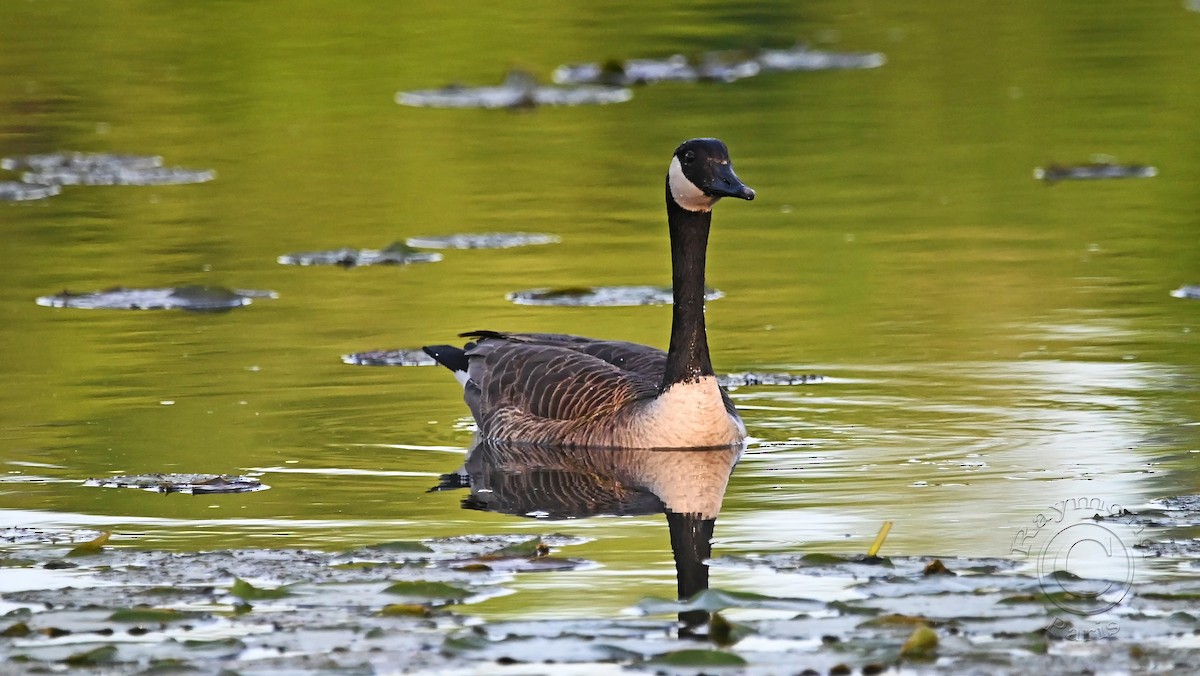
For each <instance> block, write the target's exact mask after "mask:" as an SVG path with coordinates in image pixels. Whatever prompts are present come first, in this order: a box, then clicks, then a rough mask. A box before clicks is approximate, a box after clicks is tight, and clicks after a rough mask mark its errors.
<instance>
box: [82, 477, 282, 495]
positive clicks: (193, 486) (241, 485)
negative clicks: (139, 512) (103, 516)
mask: <svg viewBox="0 0 1200 676" xmlns="http://www.w3.org/2000/svg"><path fill="white" fill-rule="evenodd" d="M83 485H84V486H97V487H100V488H136V489H138V490H143V491H150V492H152V493H184V494H187V495H201V494H210V493H250V492H254V491H263V490H266V489H268V488H270V486H267V485H265V484H263V483H262V482H261V481H259V480H258V479H255V478H253V477H244V476H231V475H228V474H135V475H130V476H112V477H102V478H94V479H88V480H87V481H85V482H83Z"/></svg>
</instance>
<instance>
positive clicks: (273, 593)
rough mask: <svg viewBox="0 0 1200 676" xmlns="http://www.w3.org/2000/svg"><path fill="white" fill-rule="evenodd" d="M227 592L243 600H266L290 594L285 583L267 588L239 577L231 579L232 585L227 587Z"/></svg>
mask: <svg viewBox="0 0 1200 676" xmlns="http://www.w3.org/2000/svg"><path fill="white" fill-rule="evenodd" d="M229 593H230V594H232V595H233V596H236V597H238V598H239V599H242V600H243V601H268V600H272V599H281V598H284V597H285V596H291V595H292V591H291V590H290V589H288V586H287V585H283V586H281V587H275V588H272V589H267V588H265V587H255V586H254V585H252V584H250V583H249V582H246V581H245V580H243V579H241V578H235V579H234V580H233V586H232V587H230V588H229Z"/></svg>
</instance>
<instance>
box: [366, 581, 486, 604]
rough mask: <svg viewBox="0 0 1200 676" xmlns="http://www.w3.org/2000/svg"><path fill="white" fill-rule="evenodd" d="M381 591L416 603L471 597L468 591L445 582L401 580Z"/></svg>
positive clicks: (455, 600)
mask: <svg viewBox="0 0 1200 676" xmlns="http://www.w3.org/2000/svg"><path fill="white" fill-rule="evenodd" d="M383 591H384V592H385V593H388V594H395V595H396V596H402V597H405V598H407V599H412V600H413V601H415V602H418V603H421V602H429V601H442V602H458V601H462V600H463V599H465V598H467V597H468V596H470V595H471V592H470V591H468V590H466V589H463V588H462V587H456V586H454V585H452V584H447V583H445V582H421V581H415V580H403V581H400V582H395V583H392V584H391V585H390V586H388V587H387V588H386V589H384V590H383Z"/></svg>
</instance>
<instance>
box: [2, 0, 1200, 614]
mask: <svg viewBox="0 0 1200 676" xmlns="http://www.w3.org/2000/svg"><path fill="white" fill-rule="evenodd" d="M797 41H802V42H807V43H808V44H809V45H811V46H812V47H813V48H814V49H822V50H828V51H837V52H880V53H883V54H884V55H886V63H885V64H884V65H882V66H881V67H878V68H872V69H866V70H844V71H828V72H811V73H763V74H760V75H758V76H757V77H752V78H747V79H744V80H739V81H737V82H733V83H728V84H725V83H716V82H692V83H680V82H673V83H672V82H668V83H660V84H656V85H653V86H646V87H640V88H635V89H634V90H633V97H632V99H631V100H629V101H627V102H624V103H616V104H612V105H605V106H592V107H586V106H579V107H555V108H550V107H542V108H536V109H532V110H528V109H522V110H435V109H419V108H406V107H401V106H398V105H396V104H395V102H394V96H395V94H396V92H398V91H402V90H421V89H429V88H437V87H442V86H444V85H447V84H450V83H463V84H470V85H475V84H494V83H496V82H499V81H501V80H502V79H503V77H504V74H505V72H506V71H508V70H509V69H511V68H520V69H522V70H525V71H527V72H529V73H532V74H533V75H535V76H536V77H538V78H539V79H541V80H542V81H543V82H547V81H548V80H549V77H550V73H551V72H552V71H553V70H554V69H555V68H556V67H557V66H559V65H560V64H564V63H572V62H583V61H600V62H603V61H606V60H610V59H616V60H624V59H630V58H639V57H647V58H664V57H667V56H670V55H671V54H675V53H685V54H699V53H701V52H705V51H709V50H727V49H749V50H753V49H758V48H763V47H774V48H782V47H790V46H792V45H794V44H795V43H796V42H797ZM1197 54H1200V14H1198V13H1196V12H1193V11H1189V10H1188V8H1187V6H1186V5H1185V4H1184V3H1180V2H1156V3H1143V4H1140V5H1137V6H1131V5H1129V4H1127V3H1116V2H1103V3H1094V2H1059V3H1051V4H1043V3H1027V2H1022V3H1017V4H1015V5H1008V6H1004V7H998V6H996V5H995V4H994V3H982V2H967V3H957V4H954V5H944V6H936V7H935V6H933V5H930V4H928V3H914V2H901V3H895V2H893V3H883V2H857V3H853V4H850V5H847V4H845V3H833V2H817V3H805V4H804V5H803V6H802V7H801V6H799V5H793V4H791V3H750V4H743V5H730V4H726V3H711V4H710V3H670V5H669V6H667V7H663V6H655V7H649V6H644V4H639V3H633V2H598V3H588V4H587V5H586V6H585V5H579V4H572V3H550V2H537V3H518V4H499V5H481V6H472V7H471V8H470V9H469V10H467V9H463V8H460V7H456V6H453V5H447V4H445V3H396V4H393V5H388V6H386V7H383V6H367V5H363V6H358V5H355V6H345V5H344V4H343V3H327V2H315V1H314V2H305V3H301V4H299V5H296V6H293V7H292V9H291V10H289V11H286V12H285V11H280V10H279V9H278V8H276V7H275V6H274V5H269V4H261V3H258V4H241V3H216V4H213V3H206V4H202V5H190V4H179V3H163V2H136V3H120V4H119V3H101V4H84V3H77V2H60V3H39V2H7V3H4V4H3V6H0V155H2V156H6V157H8V156H11V157H15V156H21V155H28V154H34V153H49V152H55V151H80V152H104V153H119V154H137V155H160V156H162V157H164V158H165V161H166V162H167V164H169V165H171V166H182V167H194V168H197V169H204V170H209V169H211V170H212V171H214V172H215V175H216V178H215V180H212V181H209V182H206V183H202V184H196V185H173V186H109V187H105V186H65V187H64V188H63V189H62V192H61V194H59V195H57V196H53V197H48V198H46V199H41V200H33V201H28V202H0V261H2V263H3V264H2V265H0V288H3V289H4V292H3V293H2V294H0V350H2V354H3V357H4V358H3V359H2V360H0V382H3V384H4V386H3V387H2V388H0V464H2V467H3V473H0V526H6V527H7V526H25V527H38V528H46V529H53V528H93V529H104V530H111V531H112V532H113V538H112V540H111V542H110V546H118V547H127V548H140V549H154V550H166V551H179V552H186V551H201V550H210V549H218V548H220V549H227V548H295V547H307V548H316V549H326V550H337V549H343V548H350V547H359V546H363V545H367V544H371V543H376V542H385V541H394V540H419V539H423V538H444V537H453V536H461V535H469V534H485V535H497V536H499V535H504V536H511V535H523V534H534V533H547V532H561V533H566V534H568V535H570V536H573V537H578V538H583V540H584V541H583V542H582V543H580V544H578V545H576V546H574V547H572V548H571V550H570V554H571V555H572V556H579V557H583V558H586V559H589V560H591V561H594V562H596V563H597V564H598V565H596V566H590V567H589V566H584V567H579V568H576V569H573V570H569V571H562V572H548V573H541V574H538V575H523V576H518V577H517V578H516V579H514V580H513V581H511V582H510V583H509V584H508V586H509V587H510V588H511V589H512V591H513V592H515V593H511V594H507V595H496V596H493V597H488V598H485V599H481V600H480V601H479V602H477V603H475V604H473V605H472V606H471V611H472V612H473V613H476V614H481V615H484V616H488V617H493V618H502V619H524V618H541V617H552V618H568V617H573V616H576V615H579V614H581V613H587V614H590V615H591V616H594V615H595V614H596V613H600V614H602V615H607V616H617V615H618V614H619V613H621V612H622V611H623V610H624V609H626V608H629V607H630V606H632V605H633V604H635V603H636V602H637V601H639V600H640V599H642V598H643V597H645V596H647V595H657V596H661V597H669V596H670V595H671V594H672V593H673V590H674V585H675V579H674V569H673V566H672V559H671V552H670V548H669V543H668V540H667V536H666V529H665V526H664V524H663V520H662V518H661V516H636V517H627V518H593V519H583V520H568V521H559V522H553V523H548V522H545V521H539V520H536V519H523V518H515V517H512V516H506V515H500V514H493V513H486V512H479V511H472V510H464V509H462V508H461V506H460V502H461V500H462V497H463V496H462V495H460V494H456V493H454V492H432V493H430V492H427V491H428V489H429V488H431V487H433V486H435V485H436V484H437V483H438V477H439V475H441V474H444V473H447V472H450V471H453V470H454V469H455V468H456V467H457V466H459V465H460V464H461V463H462V460H463V455H464V453H465V451H466V449H467V448H468V446H469V444H470V426H469V416H468V413H467V410H466V407H465V405H464V404H463V403H462V401H461V392H460V389H459V387H458V386H457V385H456V384H455V383H454V381H453V379H452V378H451V377H450V375H449V374H448V373H447V372H445V371H444V370H442V369H435V368H428V367H411V368H409V367H405V368H399V367H395V368H385V367H362V366H350V365H346V364H344V363H342V361H341V355H343V354H348V353H353V352H359V351H365V350H374V349H388V348H414V347H419V346H421V345H424V344H431V343H443V342H450V341H452V340H454V337H455V335H456V334H458V333H459V332H462V331H468V330H473V329H501V330H521V331H553V332H570V333H578V334H583V335H591V336H597V337H611V338H621V339H626V340H633V341H637V342H643V343H648V344H652V345H658V346H665V342H666V339H667V331H668V325H669V321H670V309H669V307H667V306H662V305H659V306H652V305H651V306H637V307H541V306H530V305H519V304H514V303H512V302H510V301H509V300H507V299H506V296H507V295H508V294H511V293H514V292H520V291H524V290H528V289H543V288H550V289H556V288H581V287H607V286H664V285H666V284H669V279H670V272H669V257H668V251H667V241H666V228H665V214H664V209H663V204H662V199H663V176H664V174H665V172H666V168H667V162H668V160H669V159H670V153H671V151H672V150H673V149H674V148H675V146H676V145H677V144H678V143H679V142H680V141H682V140H684V139H687V138H690V137H694V136H717V137H720V138H721V139H723V140H724V141H725V142H726V143H727V144H728V145H729V148H730V151H731V154H732V157H733V159H734V161H735V163H736V166H737V169H738V173H739V175H740V176H741V177H742V178H743V179H744V180H745V181H746V182H747V184H748V185H750V186H752V187H754V189H755V190H757V191H758V197H757V199H756V200H755V201H754V202H752V203H737V204H725V203H722V204H721V205H719V206H718V208H717V210H716V212H715V216H714V227H713V234H712V240H711V242H710V251H709V269H708V283H709V285H710V286H712V287H713V288H714V289H717V290H719V291H720V292H721V294H723V296H722V297H721V298H719V299H717V300H714V301H712V302H711V304H710V305H709V307H708V311H707V319H708V334H709V339H710V343H711V346H712V355H713V361H714V364H715V365H716V368H717V370H718V371H719V372H722V373H740V372H747V371H749V372H784V373H794V374H819V375H821V376H824V379H823V380H821V381H820V382H813V383H811V384H804V385H797V386H750V387H742V388H738V389H737V390H736V391H734V392H733V396H734V399H735V401H736V402H737V404H738V405H739V407H740V409H741V411H742V414H743V417H744V418H745V421H746V424H747V427H748V430H749V432H750V434H751V435H752V437H753V440H752V443H751V445H750V447H749V449H748V451H747V453H746V455H745V456H744V457H743V459H742V461H741V463H740V464H739V466H738V467H737V469H736V470H735V472H734V474H733V477H732V480H731V483H730V486H729V490H728V492H727V494H726V498H725V507H724V510H723V512H722V514H721V516H720V518H719V519H718V521H717V525H716V539H715V543H714V554H715V555H717V556H743V557H744V556H753V555H764V554H803V553H811V552H828V553H836V554H843V555H845V554H859V553H863V552H865V551H866V549H867V547H868V546H869V545H870V543H871V541H872V539H873V538H874V536H875V534H876V532H877V531H878V529H879V527H880V525H881V523H882V522H883V521H885V520H887V521H893V522H894V524H895V525H894V527H893V529H892V531H891V534H890V536H889V537H888V540H887V542H886V544H885V546H884V550H883V552H884V553H885V554H889V555H902V554H908V555H926V554H940V555H963V556H972V557H982V556H997V557H1012V556H1014V555H1013V547H1014V541H1017V540H1016V539H1017V538H1018V537H1019V536H1018V533H1019V531H1021V530H1022V529H1025V530H1026V531H1028V530H1029V529H1030V528H1031V527H1032V526H1031V524H1033V523H1035V520H1036V519H1037V517H1038V516H1039V515H1041V514H1051V513H1052V512H1051V511H1050V510H1051V509H1052V506H1053V505H1055V504H1057V503H1058V502H1059V501H1062V500H1067V499H1084V501H1085V503H1086V504H1093V502H1092V501H1098V502H1097V503H1095V504H1098V505H1100V506H1101V507H1102V508H1103V510H1108V509H1109V508H1110V507H1112V506H1114V505H1116V506H1128V507H1131V508H1132V507H1136V506H1139V505H1144V504H1145V503H1146V502H1147V501H1149V500H1151V499H1154V498H1157V497H1162V496H1172V495H1181V494H1193V493H1196V492H1200V403H1198V402H1200V349H1198V348H1200V345H1198V341H1200V302H1197V301H1195V300H1191V299H1185V298H1174V297H1172V296H1171V295H1169V292H1170V291H1171V290H1173V289H1175V288H1178V287H1180V286H1181V285H1183V284H1197V283H1200V236H1198V233H1200V221H1198V218H1200V216H1198V212H1197V203H1198V197H1200V194H1198V192H1197V186H1200V127H1197V125H1196V124H1195V111H1196V110H1197V109H1200V79H1198V78H1196V77H1195V71H1196V58H1197V57H1196V55H1197ZM1098 157H1099V158H1100V159H1101V160H1105V159H1106V158H1107V161H1112V162H1115V163H1120V164H1130V165H1149V166H1153V167H1155V168H1156V175H1154V176H1152V177H1143V178H1126V179H1113V180H1094V181H1070V180H1063V181H1059V182H1057V183H1053V184H1048V183H1047V182H1045V181H1039V180H1036V179H1035V178H1034V171H1035V169H1037V168H1038V167H1049V166H1053V165H1086V164H1089V163H1092V162H1094V161H1096V160H1097V158H1098ZM16 178H18V174H17V173H15V172H4V174H3V175H2V176H0V180H3V181H7V180H16ZM472 232H535V233H546V234H549V235H552V236H555V237H557V238H559V241H558V242H557V243H551V244H546V245H540V246H529V247H517V248H511V249H494V250H489V249H481V250H444V251H442V253H443V255H444V259H443V260H441V261H438V262H435V263H430V264H422V265H411V266H372V267H361V268H353V269H344V268H341V267H337V266H329V267H297V266H284V265H279V264H278V263H277V262H276V260H277V258H278V257H279V256H281V255H285V254H289V253H291V252H297V251H319V250H334V249H338V248H341V247H353V248H359V249H383V248H386V247H387V246H388V245H389V244H390V243H392V242H397V241H404V240H405V239H406V238H409V237H416V236H446V235H452V234H456V233H472ZM194 285H199V286H214V287H215V286H220V287H225V288H228V289H262V290H272V291H275V292H277V293H278V295H279V297H278V298H277V299H274V300H270V301H267V302H255V303H254V304H252V305H250V306H247V307H240V308H237V309H234V310H231V311H229V312H223V313H187V312H179V311H140V312H138V311H100V310H74V309H65V308H48V307H41V306H39V305H37V304H36V303H35V299H36V298H38V297H40V296H46V295H53V294H58V293H61V292H62V291H64V290H69V291H71V292H76V293H78V292H87V291H95V290H103V289H109V288H112V287H118V286H121V287H130V288H167V287H179V286H194ZM148 473H211V474H230V475H252V476H254V477H256V478H258V479H259V480H261V481H262V483H264V484H266V485H269V486H270V488H269V490H264V491H257V492H252V493H245V494H236V495H165V496H164V495H159V494H154V493H149V492H144V491H131V490H118V489H102V488H95V487H89V486H84V485H83V482H84V481H85V480H86V479H89V478H93V477H105V476H110V475H138V474H148ZM1136 573H1137V577H1138V580H1139V582H1145V581H1147V580H1149V581H1153V580H1157V579H1168V578H1172V577H1175V576H1179V575H1181V574H1186V570H1183V571H1181V570H1180V569H1179V567H1178V566H1176V565H1175V564H1171V565H1155V564H1154V563H1153V562H1152V561H1144V562H1139V564H1138V568H1137V571H1136ZM712 575H713V583H714V585H716V586H721V587H725V588H735V589H739V590H742V591H747V592H759V593H773V594H781V595H785V596H810V597H811V596H817V597H823V598H824V597H834V596H836V595H837V593H838V590H839V589H840V584H839V582H838V580H835V579H820V580H817V579H813V578H809V577H795V576H791V577H789V576H787V575H781V574H778V573H776V572H774V571H772V570H770V569H769V568H753V567H749V568H739V567H716V568H714V570H713V573H712ZM584 593H586V594H587V603H586V607H581V604H580V601H579V599H580V596H581V594H584Z"/></svg>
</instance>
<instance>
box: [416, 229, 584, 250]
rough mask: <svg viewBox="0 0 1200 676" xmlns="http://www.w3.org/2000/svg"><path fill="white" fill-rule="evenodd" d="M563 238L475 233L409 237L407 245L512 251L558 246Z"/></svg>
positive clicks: (526, 234)
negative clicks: (547, 245) (522, 248)
mask: <svg viewBox="0 0 1200 676" xmlns="http://www.w3.org/2000/svg"><path fill="white" fill-rule="evenodd" d="M561 241H562V238H561V237H559V236H558V235H547V234H543V233H540V232H473V233H462V234H455V235H429V236H424V237H409V238H408V239H407V240H405V244H407V245H409V246H412V247H418V248H422V249H511V248H513V247H518V246H535V245H541V244H557V243H558V242H561Z"/></svg>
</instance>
